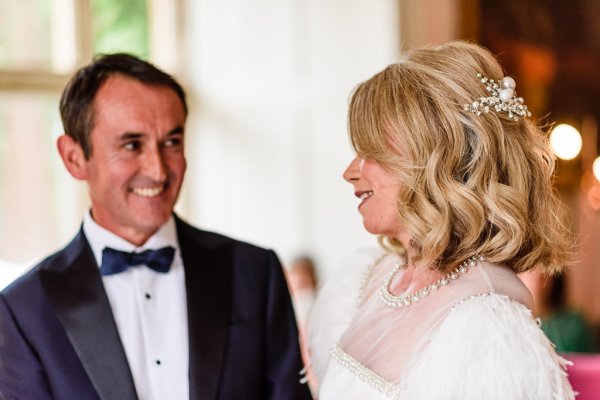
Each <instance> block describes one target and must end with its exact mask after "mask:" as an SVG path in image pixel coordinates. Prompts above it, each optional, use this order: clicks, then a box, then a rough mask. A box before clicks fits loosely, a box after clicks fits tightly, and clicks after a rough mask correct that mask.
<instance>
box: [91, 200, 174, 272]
mask: <svg viewBox="0 0 600 400" xmlns="http://www.w3.org/2000/svg"><path fill="white" fill-rule="evenodd" d="M83 233H84V234H85V237H86V238H87V240H88V242H89V244H90V247H91V248H92V252H93V253H94V257H95V258H96V262H97V263H98V267H100V266H101V265H102V250H104V248H105V247H110V248H113V249H115V250H121V251H125V252H128V253H131V252H134V251H135V252H141V251H144V250H148V249H152V250H156V249H160V248H162V247H165V246H172V247H174V248H175V250H176V252H179V243H178V241H177V230H176V228H175V219H174V218H173V216H171V218H169V219H168V220H167V222H165V223H164V224H163V225H162V226H161V227H160V228H159V229H158V231H156V233H154V235H152V236H150V238H149V239H148V240H147V241H146V242H145V243H144V244H143V245H141V246H136V245H134V244H133V243H131V242H128V241H127V240H125V239H123V238H122V237H120V236H118V235H116V234H114V233H112V232H111V231H109V230H107V229H105V228H103V227H101V226H100V225H98V223H97V222H96V221H94V219H93V218H92V213H91V211H89V212H87V213H86V214H85V217H84V218H83Z"/></svg>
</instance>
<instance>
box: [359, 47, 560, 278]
mask: <svg viewBox="0 0 600 400" xmlns="http://www.w3.org/2000/svg"><path fill="white" fill-rule="evenodd" d="M478 73H481V74H482V75H483V76H487V77H489V78H491V79H501V78H502V77H503V76H504V74H503V71H502V68H501V66H500V65H499V63H498V62H497V61H496V59H495V58H494V56H493V55H492V54H491V53H490V52H489V51H488V50H487V49H485V48H483V47H481V46H478V45H476V44H472V43H467V42H461V41H457V42H450V43H448V44H445V45H442V46H439V47H426V48H420V49H417V50H414V51H409V52H406V53H405V54H404V55H403V57H402V59H401V61H400V62H399V63H397V64H392V65H390V66H388V67H387V68H386V69H384V70H383V71H381V72H379V73H378V74H376V75H375V76H373V77H372V78H371V79H369V80H367V81H366V82H363V83H362V84H360V85H359V86H358V87H357V88H356V89H355V91H354V93H353V95H352V98H351V102H350V110H349V116H348V124H349V133H350V139H351V142H352V145H353V147H354V149H355V150H356V152H357V155H358V156H359V157H361V158H365V159H372V160H375V161H377V162H378V163H380V165H382V166H383V167H384V168H386V169H388V170H389V171H391V172H392V173H394V174H395V176H397V178H398V181H399V183H400V191H399V195H398V204H397V209H398V216H399V220H400V223H401V224H402V226H403V227H404V229H405V230H406V231H407V232H409V233H410V235H411V237H412V238H411V248H412V249H411V250H414V251H411V253H413V252H414V253H415V256H414V257H413V258H412V261H413V262H414V263H416V264H417V265H418V266H432V267H433V268H437V269H439V270H441V271H444V272H447V271H449V270H451V269H452V268H455V267H456V266H457V265H458V264H460V263H461V262H463V261H464V260H466V259H467V258H469V257H470V256H472V255H474V254H481V255H484V256H485V257H486V258H487V259H488V260H489V261H491V262H495V263H500V264H504V265H507V266H508V267H510V268H512V269H513V270H514V271H515V272H524V271H527V270H529V269H532V268H534V267H536V266H538V267H540V268H541V269H542V271H543V272H545V273H548V274H551V273H554V272H558V271H559V270H561V269H562V267H563V266H564V265H565V264H566V262H567V261H568V260H569V258H570V254H571V236H570V234H569V230H568V229H567V228H566V226H565V224H564V221H565V220H564V209H563V207H562V205H561V203H560V201H559V199H558V196H557V195H556V193H555V191H554V189H553V186H552V180H553V177H554V170H555V158H554V156H553V154H552V153H551V150H550V147H549V144H548V138H547V136H546V135H545V133H544V132H543V131H542V129H541V128H540V127H539V126H538V125H537V124H536V123H535V122H534V121H532V120H530V119H527V118H520V119H519V120H518V121H514V120H512V119H510V118H509V117H508V115H507V114H506V113H497V112H490V113H482V114H481V115H475V114H473V113H471V112H468V111H465V110H464V109H463V107H464V105H465V104H468V103H471V102H473V101H474V100H476V99H478V98H479V97H482V96H487V95H488V94H487V92H486V90H485V86H484V85H483V84H482V83H481V82H480V80H479V79H478V78H477V74H478ZM517 90H518V85H517ZM384 242H385V243H387V244H388V246H389V245H390V244H391V245H392V246H395V245H398V244H399V241H398V240H397V239H395V238H387V240H385V241H384Z"/></svg>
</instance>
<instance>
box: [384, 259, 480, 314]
mask: <svg viewBox="0 0 600 400" xmlns="http://www.w3.org/2000/svg"><path fill="white" fill-rule="evenodd" d="M484 260H485V258H484V257H483V256H479V255H476V256H472V257H470V258H469V259H467V260H466V261H464V262H463V263H462V264H460V265H459V266H458V267H457V268H455V269H454V270H452V271H450V272H449V273H448V274H447V275H445V276H443V277H442V278H440V279H438V280H437V281H435V282H433V283H432V284H431V285H429V286H426V287H424V288H423V289H420V290H418V291H417V292H415V293H412V294H407V295H404V296H396V295H395V294H392V292H391V290H390V285H391V283H392V279H394V276H395V275H396V273H398V271H399V270H400V268H402V267H404V266H406V264H398V265H396V267H394V269H393V270H392V271H390V273H389V274H388V276H387V277H386V279H385V280H384V281H383V284H382V285H381V288H380V289H379V298H380V299H381V301H383V303H384V304H385V305H387V306H389V307H392V308H401V307H408V306H410V305H411V304H413V303H416V302H418V301H419V300H421V299H422V298H424V297H427V296H429V294H430V293H432V292H435V291H436V290H438V289H439V288H441V287H442V286H446V285H448V284H449V283H450V282H452V281H453V280H456V279H458V278H459V277H460V276H461V275H464V274H465V273H466V272H467V271H468V270H469V268H474V267H476V266H477V263H478V262H480V261H484Z"/></svg>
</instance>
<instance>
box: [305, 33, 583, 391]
mask: <svg viewBox="0 0 600 400" xmlns="http://www.w3.org/2000/svg"><path fill="white" fill-rule="evenodd" d="M503 76H504V74H503V73H502V69H501V67H500V65H499V64H498V62H497V61H496V60H495V58H494V57H493V56H492V55H491V54H490V53H489V52H488V51H487V50H485V49H483V48H481V47H479V46H477V45H474V44H469V43H464V42H452V43H449V44H446V45H444V46H441V47H437V48H422V49H418V50H415V51H411V52H408V53H406V54H405V55H404V56H403V59H402V61H401V62H399V63H398V64H393V65H390V66H389V67H387V68H386V69H385V70H383V71H382V72H380V73H378V74H376V75H375V76H374V77H372V78H371V79H369V80H368V81H366V82H364V83H362V84H360V85H359V86H358V88H357V89H356V90H355V92H354V94H353V96H352V100H351V104H350V110H349V131H350V138H351V141H352V144H353V146H354V149H355V150H356V153H357V157H356V158H355V159H354V160H353V161H352V162H351V163H350V165H349V166H348V168H347V170H346V171H345V172H344V178H345V179H346V180H347V181H348V182H350V183H351V184H352V185H353V186H354V191H355V195H356V196H357V197H358V198H359V199H360V204H359V206H358V210H359V212H360V214H361V215H362V218H363V224H364V226H365V228H366V229H367V231H369V232H370V233H373V234H377V235H381V236H382V237H384V238H385V240H383V242H384V244H385V245H386V246H385V247H386V249H388V251H387V255H384V256H383V257H381V258H380V259H379V260H376V262H375V263H374V264H373V265H372V266H371V267H370V268H367V269H363V271H361V272H352V271H344V272H343V276H342V277H340V278H339V279H335V280H334V281H333V282H331V284H329V285H326V286H325V287H324V288H323V290H322V293H321V294H320V295H319V299H318V301H317V305H316V307H315V311H314V313H313V315H312V316H311V318H312V319H311V324H312V325H313V326H312V328H311V330H312V338H311V342H312V343H311V345H312V362H313V366H314V368H313V372H315V373H316V375H317V378H318V381H319V382H320V391H319V399H320V400H329V399H392V398H398V399H403V400H404V399H419V400H421V399H461V400H462V399H503V400H505V399H572V398H573V397H574V395H573V391H572V389H571V387H570V385H569V383H568V380H567V377H566V373H565V372H564V364H565V361H564V360H562V359H561V358H559V357H558V356H557V355H556V352H555V351H554V349H553V347H552V345H551V344H550V342H549V341H548V340H547V338H546V337H545V336H544V334H543V333H542V331H541V330H540V328H539V326H538V324H537V323H536V321H535V320H534V318H533V317H532V313H531V311H530V310H531V309H532V307H533V304H532V299H531V295H530V294H529V292H528V290H527V289H526V287H525V286H524V285H523V284H522V283H521V281H520V280H519V278H518V277H517V275H516V273H519V272H523V271H527V270H530V269H532V268H540V269H542V270H543V271H544V272H545V273H548V274H551V273H555V272H558V271H559V270H560V268H561V266H562V265H564V263H565V262H566V258H567V256H568V253H569V241H568V239H567V232H566V231H565V229H564V228H563V226H562V225H561V222H560V221H561V217H560V215H559V213H558V211H557V210H560V207H559V202H558V200H557V197H556V195H555V194H554V193H553V190H552V185H551V179H552V176H553V171H554V158H553V156H552V154H551V152H550V149H549V147H548V141H547V139H546V137H545V136H544V134H543V133H542V131H541V130H540V129H539V128H538V127H537V126H536V125H535V123H534V122H533V121H531V120H530V119H529V116H530V113H529V111H528V110H527V107H526V106H525V105H524V104H523V99H521V98H519V97H517V96H516V92H515V81H514V80H513V79H512V78H503ZM357 299H358V300H357Z"/></svg>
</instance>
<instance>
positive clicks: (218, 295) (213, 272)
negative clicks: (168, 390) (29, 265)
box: [0, 218, 310, 400]
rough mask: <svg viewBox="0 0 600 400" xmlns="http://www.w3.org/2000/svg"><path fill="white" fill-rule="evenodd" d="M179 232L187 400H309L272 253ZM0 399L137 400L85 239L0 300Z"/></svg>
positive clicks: (180, 227) (182, 227)
mask: <svg viewBox="0 0 600 400" xmlns="http://www.w3.org/2000/svg"><path fill="white" fill-rule="evenodd" d="M176 225H177V235H178V239H179V244H180V247H181V256H182V258H183V264H184V268H185V280H186V290H187V307H188V326H189V327H188V329H189V352H190V353H189V372H188V373H189V385H190V399H193V400H208V399H211V400H212V399H249V400H250V399H261V400H262V399H282V400H283V399H309V398H310V395H309V392H308V389H307V388H306V386H305V385H300V384H299V383H298V378H299V376H298V372H299V371H300V369H301V368H302V366H301V361H300V352H299V348H298V342H297V332H296V325H295V319H294V315H293V309H292V305H291V302H290V299H289V295H288V291H287V287H286V284H285V282H284V279H283V274H282V271H281V266H280V264H279V262H278V260H277V257H276V256H275V254H274V253H273V252H272V251H267V250H263V249H260V248H258V247H254V246H252V245H249V244H246V243H242V242H238V241H235V240H232V239H229V238H226V237H224V236H220V235H217V234H214V233H209V232H203V231H199V230H197V229H195V228H193V227H191V226H190V225H187V224H186V223H184V222H182V221H181V220H180V219H178V218H176ZM0 393H1V394H3V395H4V397H5V398H6V400H13V399H25V400H45V399H60V400H70V399H77V400H87V399H105V400H134V399H137V395H136V391H135V387H134V384H133V378H132V375H131V372H130V370H129V366H128V363H127V359H126V356H125V352H124V349H123V345H122V343H121V340H120V338H119V334H118V331H117V327H116V325H115V322H114V318H113V315H112V312H111V308H110V305H109V302H108V298H107V296H106V292H105V291H104V287H103V284H102V279H101V277H100V273H99V270H98V265H97V263H96V261H95V258H94V255H93V253H92V250H91V248H90V246H89V244H88V242H87V239H86V237H85V235H84V234H83V231H80V232H79V234H78V235H77V236H76V237H75V238H74V239H73V241H72V242H71V243H70V244H69V245H67V246H66V247H65V248H64V249H63V250H61V251H59V252H58V253H56V254H54V255H52V256H50V257H48V258H47V259H45V260H44V261H42V262H41V263H40V264H38V265H37V266H36V267H34V268H33V269H32V270H31V271H30V272H29V273H27V274H26V275H24V276H23V277H21V278H20V279H18V280H17V281H15V282H14V283H13V284H11V285H10V286H9V287H7V288H6V289H5V290H4V291H2V293H0ZM1 394H0V398H1V396H2V395H1ZM165 400H168V399H165Z"/></svg>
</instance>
